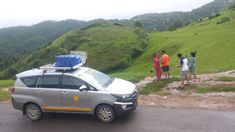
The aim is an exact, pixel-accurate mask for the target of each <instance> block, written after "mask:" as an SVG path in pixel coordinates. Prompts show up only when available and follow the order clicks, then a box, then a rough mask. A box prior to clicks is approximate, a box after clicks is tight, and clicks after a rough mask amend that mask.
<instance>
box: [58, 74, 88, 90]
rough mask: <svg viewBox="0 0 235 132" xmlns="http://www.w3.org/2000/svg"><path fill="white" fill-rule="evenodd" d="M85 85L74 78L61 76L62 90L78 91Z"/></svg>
mask: <svg viewBox="0 0 235 132" xmlns="http://www.w3.org/2000/svg"><path fill="white" fill-rule="evenodd" d="M84 84H85V83H84V82H83V81H82V80H80V79H78V78H75V77H69V76H63V77H62V88H64V89H79V88H80V87H81V86H82V85H84Z"/></svg>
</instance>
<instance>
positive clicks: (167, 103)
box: [137, 71, 235, 110]
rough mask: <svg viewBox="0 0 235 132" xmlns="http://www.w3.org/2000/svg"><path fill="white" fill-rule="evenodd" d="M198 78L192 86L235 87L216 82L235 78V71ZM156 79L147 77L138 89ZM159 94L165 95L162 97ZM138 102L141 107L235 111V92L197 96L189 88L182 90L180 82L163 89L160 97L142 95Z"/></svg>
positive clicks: (230, 83) (227, 83)
mask: <svg viewBox="0 0 235 132" xmlns="http://www.w3.org/2000/svg"><path fill="white" fill-rule="evenodd" d="M197 77H198V78H197V79H195V80H193V81H192V82H191V83H190V85H196V86H200V87H215V86H216V87H218V86H223V87H226V86H229V87H235V81H231V82H225V81H216V80H217V78H219V77H235V71H227V72H221V73H213V74H202V75H198V76H197ZM154 79H155V77H147V78H145V79H144V80H142V81H140V82H139V83H137V87H138V88H139V89H141V88H143V87H144V86H145V85H146V84H148V83H151V82H153V80H154ZM156 83H157V82H156ZM159 93H164V94H162V95H161V94H159ZM138 101H139V104H140V105H156V106H161V107H171V108H201V109H217V110H235V92H226V93H225V92H221V93H206V94H197V93H195V92H194V91H192V90H187V87H186V88H184V89H181V83H180V82H178V81H175V82H173V83H170V84H168V85H167V87H165V88H162V90H161V91H160V92H158V95H156V94H154V93H153V94H151V95H146V96H144V95H140V97H139V100H138Z"/></svg>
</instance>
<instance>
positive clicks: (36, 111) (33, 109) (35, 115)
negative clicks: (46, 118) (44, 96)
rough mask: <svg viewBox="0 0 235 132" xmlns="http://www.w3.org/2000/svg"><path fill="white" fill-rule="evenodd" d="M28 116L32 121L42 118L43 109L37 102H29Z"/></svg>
mask: <svg viewBox="0 0 235 132" xmlns="http://www.w3.org/2000/svg"><path fill="white" fill-rule="evenodd" d="M25 113H26V115H27V117H28V118H29V119H30V120H32V121H38V120H40V119H41V118H42V111H41V109H40V108H39V107H38V106H37V105H36V104H29V105H27V106H26V108H25Z"/></svg>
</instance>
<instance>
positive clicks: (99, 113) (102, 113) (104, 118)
mask: <svg viewBox="0 0 235 132" xmlns="http://www.w3.org/2000/svg"><path fill="white" fill-rule="evenodd" d="M96 117H97V119H98V120H100V121H101V122H104V123H110V122H112V121H113V120H114V119H115V112H114V109H113V108H112V107H111V106H109V105H100V106H98V108H97V109H96Z"/></svg>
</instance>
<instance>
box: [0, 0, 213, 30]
mask: <svg viewBox="0 0 235 132" xmlns="http://www.w3.org/2000/svg"><path fill="white" fill-rule="evenodd" d="M211 1H213V0H1V4H0V27H7V26H16V25H32V24H35V23H38V22H40V21H44V20H64V19H68V18H69V19H79V20H91V19H95V18H105V19H111V18H119V19H123V18H131V17H133V16H134V15H138V14H143V13H150V12H169V11H189V10H192V9H194V8H197V7H200V6H202V5H204V4H206V3H208V2H211Z"/></svg>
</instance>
